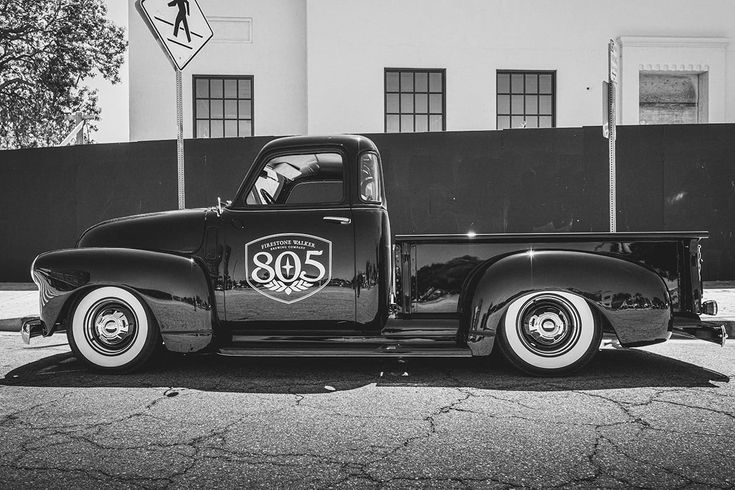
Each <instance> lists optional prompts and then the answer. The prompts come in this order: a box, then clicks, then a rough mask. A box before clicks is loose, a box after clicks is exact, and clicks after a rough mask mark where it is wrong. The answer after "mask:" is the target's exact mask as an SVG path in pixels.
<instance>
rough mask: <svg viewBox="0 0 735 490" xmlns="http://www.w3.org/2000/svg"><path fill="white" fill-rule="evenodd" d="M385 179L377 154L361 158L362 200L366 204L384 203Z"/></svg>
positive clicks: (365, 154) (368, 154) (366, 154)
mask: <svg viewBox="0 0 735 490" xmlns="http://www.w3.org/2000/svg"><path fill="white" fill-rule="evenodd" d="M382 187H383V178H382V175H381V174H380V162H379V161H378V155H376V154H375V153H363V154H362V155H361V156H360V199H361V200H363V201H365V202H377V203H382V202H383V189H382Z"/></svg>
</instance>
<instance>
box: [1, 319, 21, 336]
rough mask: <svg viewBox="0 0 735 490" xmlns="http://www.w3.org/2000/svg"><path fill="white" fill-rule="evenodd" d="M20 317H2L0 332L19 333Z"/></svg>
mask: <svg viewBox="0 0 735 490" xmlns="http://www.w3.org/2000/svg"><path fill="white" fill-rule="evenodd" d="M20 320H21V319H20V318H3V319H0V332H18V333H20Z"/></svg>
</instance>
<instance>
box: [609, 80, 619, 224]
mask: <svg viewBox="0 0 735 490" xmlns="http://www.w3.org/2000/svg"><path fill="white" fill-rule="evenodd" d="M616 88H617V83H615V82H612V83H610V84H609V85H608V90H609V93H608V97H610V114H609V120H608V123H607V124H608V128H609V129H608V131H609V136H608V139H607V142H608V153H609V160H610V232H611V233H615V232H616V231H617V216H616V215H617V182H616V174H617V162H616V160H615V139H616V133H617V130H616V128H615V104H616V103H617V101H616V100H615V99H616V97H615V89H616Z"/></svg>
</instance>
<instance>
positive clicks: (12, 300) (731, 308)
mask: <svg viewBox="0 0 735 490" xmlns="http://www.w3.org/2000/svg"><path fill="white" fill-rule="evenodd" d="M704 299H713V300H715V301H717V306H718V308H719V311H718V313H717V316H714V317H708V316H703V317H702V319H703V320H708V321H719V322H722V323H724V324H725V325H726V327H727V334H728V335H729V336H730V338H731V339H735V281H717V282H715V281H713V282H705V284H704ZM24 316H38V290H37V289H36V285H35V284H33V283H28V284H26V283H12V282H10V283H7V282H6V283H0V331H5V332H19V331H20V319H21V318H22V317H24Z"/></svg>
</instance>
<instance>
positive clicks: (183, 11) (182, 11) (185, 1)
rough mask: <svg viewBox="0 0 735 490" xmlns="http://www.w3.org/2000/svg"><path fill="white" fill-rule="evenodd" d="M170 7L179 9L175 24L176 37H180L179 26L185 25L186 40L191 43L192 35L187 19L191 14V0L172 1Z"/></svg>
mask: <svg viewBox="0 0 735 490" xmlns="http://www.w3.org/2000/svg"><path fill="white" fill-rule="evenodd" d="M168 6H169V7H178V8H179V14H178V15H177V16H176V22H175V23H174V37H178V35H179V24H181V23H182V22H183V23H184V31H185V32H186V39H187V40H188V41H189V42H191V33H190V32H189V23H188V22H187V21H186V17H187V16H188V15H190V14H189V0H171V1H170V2H169V3H168Z"/></svg>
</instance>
